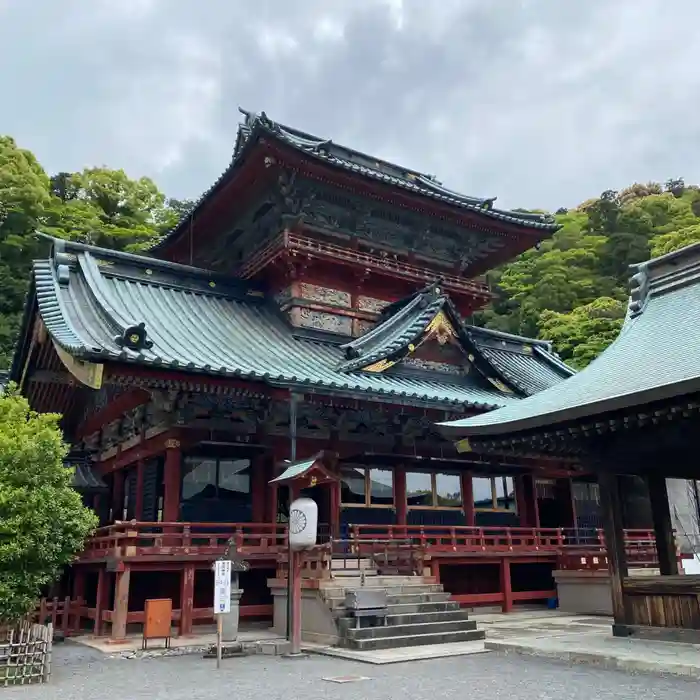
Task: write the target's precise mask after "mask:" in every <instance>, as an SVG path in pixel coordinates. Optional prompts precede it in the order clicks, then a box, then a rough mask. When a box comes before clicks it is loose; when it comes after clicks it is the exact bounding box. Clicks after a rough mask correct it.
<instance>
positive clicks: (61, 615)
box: [31, 597, 87, 637]
mask: <svg viewBox="0 0 700 700" xmlns="http://www.w3.org/2000/svg"><path fill="white" fill-rule="evenodd" d="M86 611H87V603H86V602H85V601H84V600H83V599H82V598H76V599H74V600H72V599H71V598H70V597H67V598H42V599H41V601H40V602H39V605H38V606H37V608H36V609H35V610H34V614H33V615H32V616H31V618H32V621H33V622H37V623H38V624H40V625H45V624H46V623H50V624H51V626H52V627H53V629H54V630H56V631H57V632H60V633H62V634H63V636H64V637H70V636H71V635H74V634H78V633H79V632H80V618H81V617H83V616H85V614H86Z"/></svg>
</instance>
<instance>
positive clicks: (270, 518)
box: [265, 455, 279, 525]
mask: <svg viewBox="0 0 700 700" xmlns="http://www.w3.org/2000/svg"><path fill="white" fill-rule="evenodd" d="M275 464H276V463H275V457H274V455H270V456H269V458H268V464H267V509H266V512H267V516H266V518H265V519H266V520H267V522H268V523H271V524H272V525H275V524H276V523H277V498H278V496H277V491H278V488H279V487H278V486H277V484H271V483H270V481H272V479H274V478H275V477H276V476H278V474H277V470H276V469H275Z"/></svg>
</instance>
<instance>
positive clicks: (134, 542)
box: [80, 521, 287, 561]
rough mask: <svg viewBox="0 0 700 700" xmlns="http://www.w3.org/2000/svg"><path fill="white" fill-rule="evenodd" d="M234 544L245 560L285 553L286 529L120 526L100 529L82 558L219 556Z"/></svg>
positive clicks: (250, 525) (216, 525) (230, 525)
mask: <svg viewBox="0 0 700 700" xmlns="http://www.w3.org/2000/svg"><path fill="white" fill-rule="evenodd" d="M229 542H231V543H233V544H234V546H235V548H236V550H237V551H239V552H241V553H243V554H245V555H246V556H249V557H250V556H252V557H255V556H258V555H266V554H267V555H274V554H275V553H277V552H279V551H283V550H284V548H285V547H286V542H287V528H286V526H284V525H275V524H271V523H151V522H137V521H130V522H120V523H115V524H114V525H108V526H106V527H101V528H98V530H97V531H96V532H95V534H94V536H93V537H91V538H89V539H88V541H87V543H86V545H85V549H84V551H83V552H82V554H81V555H80V560H81V561H86V560H94V559H103V558H106V557H113V558H114V557H116V558H125V557H140V556H148V555H168V556H186V557H191V556H203V557H209V556H219V555H221V554H223V553H224V551H225V550H226V548H227V547H228V545H229Z"/></svg>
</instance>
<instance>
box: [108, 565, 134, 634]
mask: <svg viewBox="0 0 700 700" xmlns="http://www.w3.org/2000/svg"><path fill="white" fill-rule="evenodd" d="M130 581H131V569H130V568H129V567H128V566H125V567H124V570H123V571H118V572H117V574H116V583H115V585H114V616H113V618H112V641H119V640H122V639H126V621H127V615H128V614H129V583H130Z"/></svg>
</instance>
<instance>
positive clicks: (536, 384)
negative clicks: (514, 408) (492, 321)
mask: <svg viewBox="0 0 700 700" xmlns="http://www.w3.org/2000/svg"><path fill="white" fill-rule="evenodd" d="M467 328H468V334H469V337H470V339H471V340H472V342H473V343H474V346H475V348H476V351H477V352H478V353H480V354H481V355H482V357H484V359H485V360H486V361H487V362H488V363H489V364H490V365H491V366H492V367H493V369H494V370H495V371H496V372H497V373H498V374H500V376H501V377H502V378H503V380H504V381H506V382H508V384H510V385H512V386H514V387H515V388H516V389H518V391H520V392H521V393H523V394H525V396H532V395H533V394H537V393H538V392H540V391H544V390H545V389H549V387H552V386H554V385H555V384H559V382H561V381H562V380H564V379H566V378H567V377H570V376H571V375H572V374H574V370H573V369H571V367H568V366H567V365H566V364H564V363H563V362H562V361H561V360H560V359H559V357H558V356H557V355H556V354H555V353H554V350H553V349H552V344H551V343H550V342H549V341H546V340H534V339H533V338H523V337H522V336H518V335H511V334H510V333H501V332H499V331H492V330H488V329H486V328H477V327H476V326H468V327H467Z"/></svg>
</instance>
